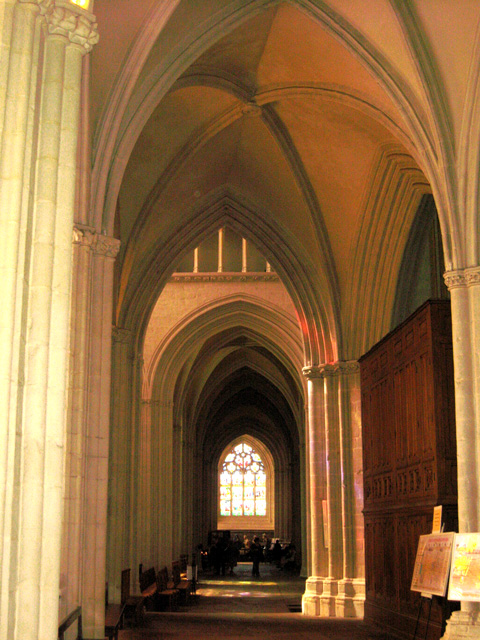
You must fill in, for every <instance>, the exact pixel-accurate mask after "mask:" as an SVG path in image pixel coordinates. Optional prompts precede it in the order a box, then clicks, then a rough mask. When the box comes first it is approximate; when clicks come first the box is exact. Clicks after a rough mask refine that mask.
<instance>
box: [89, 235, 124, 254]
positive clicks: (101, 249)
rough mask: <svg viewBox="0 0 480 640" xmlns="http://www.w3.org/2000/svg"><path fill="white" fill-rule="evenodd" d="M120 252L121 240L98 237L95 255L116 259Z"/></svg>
mask: <svg viewBox="0 0 480 640" xmlns="http://www.w3.org/2000/svg"><path fill="white" fill-rule="evenodd" d="M119 251H120V240H117V239H116V238H112V237H110V236H103V235H99V236H97V242H96V243H95V254H96V255H99V256H104V257H105V258H116V257H117V254H118V252H119Z"/></svg>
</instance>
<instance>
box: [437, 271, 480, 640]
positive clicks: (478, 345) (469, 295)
mask: <svg viewBox="0 0 480 640" xmlns="http://www.w3.org/2000/svg"><path fill="white" fill-rule="evenodd" d="M445 282H446V284H447V286H448V288H449V289H450V294H451V303H452V338H453V362H454V377H455V381H454V382H455V420H456V431H457V464H458V472H457V475H458V527H459V532H460V533H469V532H477V531H479V527H480V494H479V482H480V431H479V428H478V425H479V424H480V268H479V267H476V268H472V269H465V270H463V271H454V272H448V273H446V274H445ZM479 636H480V605H479V603H478V602H462V603H461V611H458V612H454V613H453V614H452V616H451V618H450V620H449V621H448V624H447V629H446V632H445V635H444V636H443V637H444V638H448V639H451V640H456V639H457V638H462V639H463V638H465V639H466V638H472V639H473V638H478V637H479Z"/></svg>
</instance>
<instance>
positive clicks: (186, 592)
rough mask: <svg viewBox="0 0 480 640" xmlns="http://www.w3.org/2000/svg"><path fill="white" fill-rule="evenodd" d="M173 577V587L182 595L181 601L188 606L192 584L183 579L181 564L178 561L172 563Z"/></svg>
mask: <svg viewBox="0 0 480 640" xmlns="http://www.w3.org/2000/svg"><path fill="white" fill-rule="evenodd" d="M172 577H173V585H174V587H175V589H178V592H179V594H180V601H181V602H182V603H183V604H188V601H189V599H190V595H191V593H192V583H191V581H190V580H187V579H186V578H182V575H181V569H180V562H179V561H178V560H176V561H175V562H172Z"/></svg>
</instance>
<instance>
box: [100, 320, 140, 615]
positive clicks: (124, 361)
mask: <svg viewBox="0 0 480 640" xmlns="http://www.w3.org/2000/svg"><path fill="white" fill-rule="evenodd" d="M112 338H113V345H112V376H113V377H112V385H111V387H112V398H115V402H112V404H111V407H112V416H111V424H112V425H115V429H114V432H112V430H111V437H110V447H109V476H108V481H109V482H108V484H109V493H108V499H109V510H108V525H107V526H108V529H107V582H108V600H109V602H112V603H117V604H118V603H120V596H121V593H120V588H121V572H122V570H123V569H126V568H130V569H132V571H131V576H130V577H131V579H132V585H131V588H132V592H133V590H134V589H136V588H137V587H138V584H137V583H138V578H137V575H138V572H137V571H136V570H135V569H136V567H135V566H132V564H131V562H132V558H131V552H132V545H131V544H130V539H129V535H130V530H129V523H130V496H131V495H132V494H131V486H130V483H131V482H132V477H133V475H134V474H132V460H131V455H132V449H133V448H134V439H133V434H132V422H133V413H132V398H133V376H132V362H133V335H132V332H131V331H129V330H127V329H122V328H119V327H115V328H114V330H113V336H112Z"/></svg>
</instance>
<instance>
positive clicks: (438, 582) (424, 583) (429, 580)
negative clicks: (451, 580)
mask: <svg viewBox="0 0 480 640" xmlns="http://www.w3.org/2000/svg"><path fill="white" fill-rule="evenodd" d="M454 535H455V534H454V533H435V534H430V535H425V536H420V540H419V542H418V549H417V557H416V558H415V567H414V569H413V578H412V586H411V587H410V588H411V590H412V591H420V593H421V594H422V595H427V596H445V594H446V592H447V585H448V574H449V570H450V560H451V556H452V547H453V538H454Z"/></svg>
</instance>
